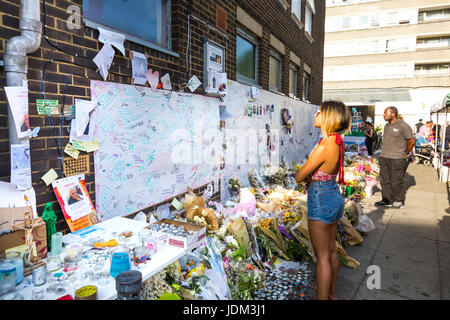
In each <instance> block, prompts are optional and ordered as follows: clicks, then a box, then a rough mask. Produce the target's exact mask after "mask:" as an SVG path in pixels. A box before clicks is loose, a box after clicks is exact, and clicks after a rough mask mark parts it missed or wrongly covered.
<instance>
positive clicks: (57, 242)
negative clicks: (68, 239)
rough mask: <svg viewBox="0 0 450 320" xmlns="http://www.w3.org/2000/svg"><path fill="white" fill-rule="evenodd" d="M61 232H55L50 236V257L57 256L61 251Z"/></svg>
mask: <svg viewBox="0 0 450 320" xmlns="http://www.w3.org/2000/svg"><path fill="white" fill-rule="evenodd" d="M62 236H63V234H62V232H56V233H54V234H52V240H51V241H52V242H51V252H52V255H58V254H60V253H61V250H62Z"/></svg>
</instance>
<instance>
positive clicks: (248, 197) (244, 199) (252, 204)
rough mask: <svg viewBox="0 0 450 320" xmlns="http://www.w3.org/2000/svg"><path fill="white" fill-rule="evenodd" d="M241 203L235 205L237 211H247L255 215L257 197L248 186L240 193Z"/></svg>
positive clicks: (248, 214)
mask: <svg viewBox="0 0 450 320" xmlns="http://www.w3.org/2000/svg"><path fill="white" fill-rule="evenodd" d="M239 198H240V201H239V204H238V205H237V206H236V207H235V212H238V211H245V212H246V213H247V216H249V217H253V216H254V215H255V209H256V198H255V196H254V194H253V193H252V192H251V191H250V190H249V189H247V188H242V189H241V192H240V194H239Z"/></svg>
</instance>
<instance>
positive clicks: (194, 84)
mask: <svg viewBox="0 0 450 320" xmlns="http://www.w3.org/2000/svg"><path fill="white" fill-rule="evenodd" d="M201 84H202V83H201V82H200V80H199V79H198V78H197V76H193V77H192V78H191V79H190V80H189V82H188V87H189V90H191V92H194V91H195V90H197V88H198V87H200V85H201Z"/></svg>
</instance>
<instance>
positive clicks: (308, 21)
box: [305, 5, 313, 36]
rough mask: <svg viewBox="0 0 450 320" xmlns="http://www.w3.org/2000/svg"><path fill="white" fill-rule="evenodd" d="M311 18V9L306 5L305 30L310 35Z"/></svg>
mask: <svg viewBox="0 0 450 320" xmlns="http://www.w3.org/2000/svg"><path fill="white" fill-rule="evenodd" d="M312 18H313V17H312V10H311V8H310V7H309V5H307V6H306V9H305V30H306V32H308V34H309V35H310V36H311V35H312Z"/></svg>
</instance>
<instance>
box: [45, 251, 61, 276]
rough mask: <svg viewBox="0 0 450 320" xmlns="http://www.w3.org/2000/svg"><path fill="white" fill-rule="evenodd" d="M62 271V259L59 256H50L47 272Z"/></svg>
mask: <svg viewBox="0 0 450 320" xmlns="http://www.w3.org/2000/svg"><path fill="white" fill-rule="evenodd" d="M59 269H61V259H60V258H59V256H54V255H49V256H48V257H47V272H55V271H58V270H59Z"/></svg>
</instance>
